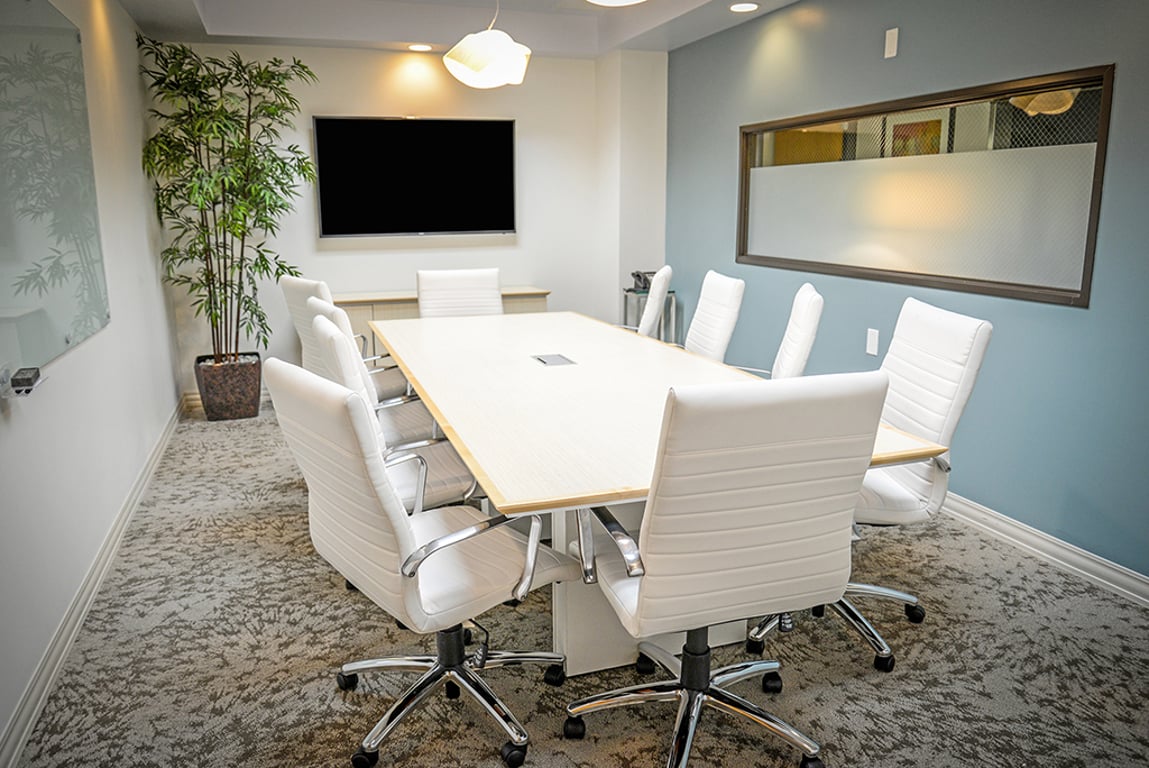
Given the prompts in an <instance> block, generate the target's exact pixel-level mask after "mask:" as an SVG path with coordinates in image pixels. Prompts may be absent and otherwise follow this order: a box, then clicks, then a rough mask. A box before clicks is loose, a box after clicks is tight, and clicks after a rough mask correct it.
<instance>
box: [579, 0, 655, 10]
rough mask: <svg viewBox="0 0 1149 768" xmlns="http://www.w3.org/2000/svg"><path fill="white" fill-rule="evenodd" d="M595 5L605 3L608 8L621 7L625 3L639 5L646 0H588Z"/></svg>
mask: <svg viewBox="0 0 1149 768" xmlns="http://www.w3.org/2000/svg"><path fill="white" fill-rule="evenodd" d="M587 2H588V3H592V4H594V5H605V6H606V7H607V8H621V7H622V6H624V5H638V4H639V3H645V2H646V0H587Z"/></svg>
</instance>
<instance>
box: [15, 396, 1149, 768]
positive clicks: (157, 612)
mask: <svg viewBox="0 0 1149 768" xmlns="http://www.w3.org/2000/svg"><path fill="white" fill-rule="evenodd" d="M855 563H856V566H855V579H856V580H859V581H869V582H873V583H881V584H887V585H889V586H900V587H906V588H911V589H913V590H915V591H916V592H917V594H918V595H919V597H921V599H922V600H923V602H924V604H925V605H926V607H927V609H928V611H929V615H928V617H927V619H926V621H925V623H924V624H921V625H913V624H910V623H909V622H907V621H906V620H905V618H904V617H903V615H902V612H901V608H900V606H897V605H895V604H875V603H871V604H870V605H869V606H867V605H861V607H862V609H863V610H866V612H867V614H868V615H869V617H870V618H871V619H872V620H873V621H874V622H875V623H876V624H877V625H878V627H879V629H880V630H882V631H883V633H884V634H885V636H886V639H887V640H888V641H889V642H890V643H891V645H893V647H894V649H895V653H896V654H897V666H896V668H895V669H894V671H893V672H891V673H889V674H883V673H881V672H878V671H876V670H874V669H873V667H872V666H871V662H872V654H871V652H870V651H869V649H868V648H866V647H864V646H863V645H862V644H861V643H860V641H858V640H857V638H856V637H855V636H854V635H853V634H852V633H850V632H849V631H848V630H847V629H846V628H845V626H844V625H843V624H842V623H841V622H840V621H839V620H838V619H837V618H834V617H832V616H830V615H827V617H825V618H822V619H814V618H812V617H810V616H809V615H808V614H806V615H801V616H798V617H797V619H798V627H797V629H796V630H795V631H794V632H791V633H789V634H787V635H781V636H775V637H774V638H773V639H771V641H770V642H769V643H768V645H767V651H766V653H767V655H768V656H770V657H773V658H777V659H779V660H781V662H782V665H783V666H782V676H783V679H784V681H785V690H784V691H783V692H782V693H781V694H778V695H767V694H764V693H762V692H761V690H760V688H759V687H758V685H757V683H756V682H755V681H754V680H750V681H745V682H742V683H739V684H737V685H735V686H734V688H733V690H735V692H737V693H740V694H742V695H744V696H746V697H748V698H750V699H751V700H752V701H755V702H757V703H759V704H761V705H763V706H765V707H767V708H768V709H770V710H772V711H773V712H775V713H776V714H778V715H779V716H780V717H782V718H784V719H786V720H789V721H790V722H792V723H793V724H794V725H796V726H797V727H799V728H800V729H802V730H804V731H805V732H807V733H808V734H810V735H811V736H813V737H814V738H815V739H818V740H819V741H820V742H821V743H822V745H823V753H822V757H823V759H824V760H825V763H826V765H827V766H828V768H834V767H837V768H842V767H844V766H936V767H943V766H983V765H1006V766H1010V768H1022V767H1023V766H1038V765H1040V766H1043V768H1049V767H1050V766H1078V765H1080V766H1086V765H1089V766H1095V765H1105V766H1110V765H1121V766H1129V765H1149V704H1147V702H1149V610H1147V609H1144V608H1141V607H1138V606H1136V605H1133V604H1130V603H1128V602H1126V601H1123V600H1121V599H1119V598H1117V597H1115V596H1113V595H1111V594H1110V593H1108V592H1105V591H1102V590H1100V589H1098V588H1096V587H1094V586H1092V585H1090V584H1088V583H1086V582H1084V581H1081V580H1079V579H1076V578H1074V577H1072V576H1068V575H1066V574H1064V573H1062V572H1060V571H1058V570H1056V569H1054V568H1052V567H1050V566H1047V565H1045V564H1044V563H1042V562H1040V561H1038V560H1035V559H1032V558H1029V557H1027V556H1025V555H1023V554H1021V553H1020V552H1018V551H1016V550H1014V549H1012V548H1010V547H1008V546H1005V545H1003V544H1001V543H999V542H996V541H993V540H990V539H987V538H984V537H983V536H981V535H980V534H978V533H977V532H975V531H973V530H971V529H969V528H967V527H966V526H964V525H963V524H961V523H959V522H957V521H955V520H953V519H951V518H948V517H942V518H940V519H937V520H935V521H933V522H931V523H930V524H928V525H924V526H920V527H917V528H912V529H907V530H895V529H886V530H873V531H867V532H866V533H865V535H864V538H863V540H862V541H860V542H858V545H857V552H856V558H855ZM859 604H861V601H859ZM549 605H550V596H549V591H547V590H539V591H538V592H536V593H534V594H533V595H532V596H531V597H530V598H529V599H528V600H527V601H526V602H524V603H523V604H522V605H520V606H518V607H516V608H507V607H500V608H498V609H496V610H494V611H492V612H490V613H489V614H488V615H486V616H485V617H484V619H485V621H484V623H485V624H486V625H487V626H488V627H489V628H490V629H491V630H492V634H493V638H494V643H493V644H494V645H495V646H496V647H499V646H501V647H508V648H509V647H521V648H531V647H536V648H549V647H550V624H549V617H548V610H549ZM432 648H433V638H430V637H419V636H416V635H414V634H413V633H411V632H407V631H404V630H400V629H398V628H396V626H395V625H394V623H393V622H392V621H391V620H390V619H389V618H388V617H387V616H385V615H384V614H383V613H382V612H381V611H380V610H378V609H377V608H375V607H374V606H373V605H372V604H371V603H370V602H369V601H368V600H367V599H366V598H364V597H363V596H362V595H360V594H358V593H356V592H349V591H347V590H346V589H345V588H344V582H343V579H342V578H341V577H340V576H339V575H338V574H337V573H335V572H334V571H333V570H332V569H331V568H330V567H329V566H328V565H327V564H326V563H325V562H323V561H322V560H321V559H320V558H319V557H318V556H317V555H316V554H315V553H314V551H313V550H312V549H311V545H310V542H309V540H308V535H307V524H306V488H305V486H304V484H303V482H302V480H301V478H300V475H299V473H298V471H297V469H296V467H295V465H294V463H293V461H292V459H291V456H290V454H289V452H288V451H287V449H286V446H285V444H284V442H283V440H282V438H281V436H280V434H279V430H278V426H277V425H276V422H275V418H274V414H273V413H272V411H271V408H270V407H269V406H268V404H267V403H266V402H265V405H264V409H263V413H262V415H261V416H260V417H259V418H257V419H253V420H248V421H239V422H222V423H221V422H215V423H207V422H205V421H203V420H202V419H197V418H194V417H193V418H186V419H184V420H183V421H182V422H181V423H180V425H179V427H178V429H177V431H176V434H175V436H174V438H173V440H172V442H171V445H170V448H169V449H168V450H167V453H166V455H165V456H164V457H163V460H162V462H161V464H160V466H159V468H158V470H157V473H156V476H155V479H154V481H153V483H152V484H151V487H150V489H149V490H148V491H147V493H146V495H145V498H144V500H143V502H142V504H141V506H140V508H139V510H138V511H137V513H136V515H135V517H134V519H133V520H132V522H131V524H130V526H129V528H128V530H127V533H126V536H125V538H124V541H123V544H122V546H121V548H120V550H119V554H118V556H117V559H116V561H115V563H114V565H113V566H112V569H111V572H110V574H109V575H108V577H107V579H106V581H105V583H104V585H103V587H102V589H101V591H100V593H99V596H98V597H97V599H96V600H95V603H94V605H93V606H92V609H91V612H90V613H89V615H88V617H87V621H86V622H85V624H84V626H83V629H82V630H81V632H80V634H79V637H78V639H77V641H76V643H75V646H74V647H73V648H72V650H71V652H70V654H69V656H68V658H67V661H66V663H65V666H64V669H63V671H62V673H61V674H60V676H59V679H58V680H57V682H56V685H55V688H54V689H53V692H52V693H51V696H50V698H49V700H48V702H47V705H46V707H45V709H44V712H43V715H42V716H41V718H40V720H39V722H38V723H37V725H36V727H35V731H34V733H33V735H32V737H31V740H30V741H29V743H28V745H27V747H26V749H25V751H24V753H23V755H22V756H21V759H20V760H19V762H18V765H19V766H21V767H22V768H41V767H43V768H49V767H51V768H60V767H61V766H86V767H88V768H125V767H128V766H163V767H167V766H197V767H198V766H202V767H204V768H208V767H211V768H224V767H225V766H226V767H228V768H230V767H232V766H242V767H243V768H270V767H272V766H276V767H278V766H339V767H340V768H343V767H345V766H347V765H348V762H347V760H348V758H349V756H350V755H351V753H352V752H353V751H354V749H355V747H356V746H357V744H358V741H359V739H360V738H362V736H363V735H364V734H365V733H366V731H367V730H368V729H369V728H370V727H371V726H372V725H373V724H374V723H375V720H376V719H377V718H378V717H379V716H380V715H381V714H382V712H383V711H384V710H385V709H386V707H387V706H388V705H389V703H390V701H391V700H392V697H394V696H395V695H396V694H397V693H398V692H400V691H401V690H402V689H403V688H404V687H405V686H406V684H407V683H408V682H409V681H410V679H409V678H407V679H403V680H400V679H397V678H391V679H387V678H381V677H379V676H370V675H368V676H364V677H363V679H362V680H361V683H360V686H359V689H358V690H357V691H355V692H353V693H341V692H340V691H339V690H337V688H336V687H335V684H334V681H333V677H334V671H335V670H336V668H337V667H338V665H339V664H340V663H342V662H343V661H346V660H351V659H356V658H366V657H369V656H377V655H386V654H392V653H396V652H420V653H427V652H431V649H432ZM715 656H716V663H721V664H726V663H731V662H733V661H736V660H740V659H744V658H746V656H745V652H744V651H743V650H742V649H741V648H739V647H726V648H722V649H719V650H717V651H716V654H715ZM486 678H487V680H488V682H489V683H490V684H491V685H492V687H493V688H494V689H495V690H496V691H498V692H499V693H500V694H501V695H502V696H503V697H504V698H505V700H506V701H507V703H508V704H509V705H510V706H511V708H512V709H513V710H514V711H515V712H516V714H518V716H519V717H520V719H521V720H522V721H523V723H524V724H525V725H526V727H527V728H528V730H529V731H530V733H531V737H532V744H531V747H530V751H529V754H528V758H527V765H528V766H538V768H552V767H553V768H571V767H573V766H580V767H590V766H596V767H597V766H604V767H607V768H616V767H617V768H647V767H650V768H654V767H655V766H661V765H663V764H664V762H665V759H666V758H665V755H666V751H665V750H666V745H667V743H668V741H669V738H670V728H671V725H672V723H673V717H674V709H673V705H670V704H664V705H647V706H645V707H643V708H637V709H635V708H631V709H624V710H616V711H614V712H611V713H606V714H601V715H598V716H596V717H588V718H587V726H588V734H587V738H586V739H585V740H583V741H569V740H564V739H563V738H562V736H561V730H562V722H563V713H562V707H563V705H564V704H565V703H566V702H567V701H568V700H570V699H573V698H577V697H580V696H584V695H587V694H589V693H592V692H595V691H598V690H604V689H607V688H612V687H616V686H619V685H628V684H632V683H636V682H639V681H640V680H641V678H639V677H638V675H637V673H635V672H634V671H633V670H631V669H622V670H616V671H612V672H609V673H600V674H592V675H585V676H582V677H578V678H573V679H571V680H569V681H567V683H566V685H564V686H563V687H562V688H552V687H550V686H547V685H545V684H543V683H542V680H541V669H535V668H526V667H519V668H509V669H504V670H495V671H492V672H488V673H487V674H486ZM504 740H505V739H504V738H503V735H502V732H501V731H499V730H498V729H497V728H496V726H494V724H493V723H491V722H489V720H488V718H487V716H486V714H485V713H484V712H482V711H481V710H480V709H479V707H478V706H477V705H476V704H474V703H473V702H471V701H469V700H467V699H466V698H463V699H458V700H454V701H451V700H447V699H446V698H445V697H444V696H436V697H432V700H431V701H430V702H429V704H428V705H427V706H426V707H425V708H424V710H423V711H422V712H420V713H419V714H417V715H416V716H414V717H413V718H411V719H409V720H408V721H406V722H405V723H404V724H403V725H402V726H401V727H400V729H399V730H398V731H397V732H396V733H395V734H394V736H393V737H392V738H391V739H390V740H389V741H388V742H386V743H385V744H384V746H383V749H382V750H381V753H380V754H381V759H380V765H381V766H396V767H397V768H404V767H407V766H491V767H492V768H497V766H500V765H502V763H501V761H500V760H499V757H498V748H499V746H500V745H501V744H502V743H503V742H504ZM799 757H800V755H799V754H798V753H797V752H796V751H795V750H792V749H790V748H788V747H786V746H784V745H782V744H780V743H779V742H778V741H777V740H775V739H772V738H770V737H768V736H766V735H765V733H764V732H762V731H758V730H755V729H753V728H751V727H749V725H748V724H743V723H741V722H735V721H733V720H729V719H727V718H725V717H724V716H722V715H720V714H719V713H717V712H714V711H710V712H708V714H707V715H706V717H705V718H704V720H703V727H702V731H701V733H700V735H699V737H698V739H697V741H696V742H695V747H694V751H693V760H692V765H697V766H762V768H774V766H796V765H797V764H798V761H799Z"/></svg>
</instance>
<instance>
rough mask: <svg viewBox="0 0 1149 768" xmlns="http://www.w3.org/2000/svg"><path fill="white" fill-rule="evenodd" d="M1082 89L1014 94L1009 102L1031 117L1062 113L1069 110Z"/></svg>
mask: <svg viewBox="0 0 1149 768" xmlns="http://www.w3.org/2000/svg"><path fill="white" fill-rule="evenodd" d="M1080 91H1081V89H1080V88H1068V89H1064V90H1060V91H1046V92H1045V93H1031V94H1027V95H1025V96H1014V97H1013V98H1011V99H1010V100H1009V103H1010V104H1012V105H1013V106H1015V107H1017V108H1018V109H1020V110H1022V111H1023V112H1025V114H1027V115H1029V116H1030V117H1033V116H1034V115H1060V114H1061V113H1062V112H1068V111H1069V108H1070V107H1072V106H1073V101H1074V99H1076V98H1077V94H1078V93H1079V92H1080Z"/></svg>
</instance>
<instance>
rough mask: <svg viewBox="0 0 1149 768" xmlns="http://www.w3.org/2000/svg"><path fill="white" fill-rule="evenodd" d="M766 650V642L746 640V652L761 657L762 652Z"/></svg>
mask: <svg viewBox="0 0 1149 768" xmlns="http://www.w3.org/2000/svg"><path fill="white" fill-rule="evenodd" d="M764 650H766V641H765V640H751V639H750V638H746V652H747V653H752V654H754V655H755V656H761V655H762V651H764Z"/></svg>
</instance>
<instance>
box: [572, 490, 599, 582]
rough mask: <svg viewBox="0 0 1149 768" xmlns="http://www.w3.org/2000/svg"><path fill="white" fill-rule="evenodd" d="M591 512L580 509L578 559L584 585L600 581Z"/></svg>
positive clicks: (578, 517) (578, 515)
mask: <svg viewBox="0 0 1149 768" xmlns="http://www.w3.org/2000/svg"><path fill="white" fill-rule="evenodd" d="M590 516H591V511H590V510H589V509H587V508H585V507H583V508H582V509H579V511H578V514H577V519H578V557H579V565H581V566H582V583H583V584H594V583H596V582H597V581H598V573H597V572H596V571H595V567H594V531H592V530H591V527H590V525H591V524H590Z"/></svg>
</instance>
